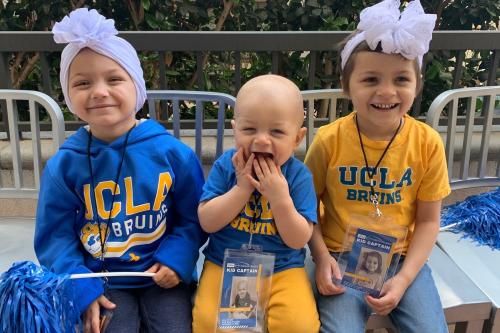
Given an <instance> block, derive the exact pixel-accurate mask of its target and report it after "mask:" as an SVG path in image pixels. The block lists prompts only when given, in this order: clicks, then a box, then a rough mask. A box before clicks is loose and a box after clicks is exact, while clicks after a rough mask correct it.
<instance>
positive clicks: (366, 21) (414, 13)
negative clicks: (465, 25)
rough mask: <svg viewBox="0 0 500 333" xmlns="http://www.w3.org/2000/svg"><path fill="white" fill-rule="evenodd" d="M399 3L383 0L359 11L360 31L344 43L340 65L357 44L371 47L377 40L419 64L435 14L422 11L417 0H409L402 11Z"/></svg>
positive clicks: (387, 48) (374, 46)
mask: <svg viewBox="0 0 500 333" xmlns="http://www.w3.org/2000/svg"><path fill="white" fill-rule="evenodd" d="M399 6H400V2H399V0H384V1H382V2H380V3H378V4H376V5H373V6H371V7H368V8H365V9H363V10H362V11H361V14H360V22H359V24H358V27H357V30H359V31H360V32H359V33H358V34H356V35H355V36H354V37H353V38H351V39H350V40H349V41H348V42H347V43H346V45H345V47H344V49H343V50H342V52H341V54H340V56H341V58H342V63H341V66H342V68H344V66H345V64H346V63H347V60H349V57H350V56H351V54H352V52H353V50H354V49H355V48H356V46H358V45H359V44H360V43H361V42H363V41H366V43H367V44H368V46H369V47H370V49H372V50H375V49H376V48H377V45H378V44H379V43H380V45H381V47H382V52H384V53H389V54H390V53H398V54H401V55H402V56H403V57H405V58H407V59H410V60H413V59H415V58H416V59H417V60H418V64H419V65H420V67H422V58H423V56H424V54H425V53H427V51H428V50H429V42H430V41H431V39H432V30H433V29H434V24H435V22H436V15H435V14H425V12H424V9H423V8H422V5H421V4H420V1H419V0H414V1H412V2H410V3H409V4H408V6H407V7H406V8H405V10H404V11H403V12H402V13H400V12H399Z"/></svg>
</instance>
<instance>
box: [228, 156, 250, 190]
mask: <svg viewBox="0 0 500 333" xmlns="http://www.w3.org/2000/svg"><path fill="white" fill-rule="evenodd" d="M254 158H255V155H254V154H250V157H248V160H247V161H246V162H245V158H244V156H243V149H242V148H240V149H238V151H237V152H236V153H235V154H234V155H233V158H232V159H231V160H232V162H233V166H234V169H235V171H236V185H237V186H239V187H241V188H242V189H245V190H248V191H249V192H252V191H253V190H254V186H253V185H252V183H251V181H252V180H253V177H252V170H253V166H252V165H253V161H254Z"/></svg>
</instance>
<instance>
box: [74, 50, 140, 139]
mask: <svg viewBox="0 0 500 333" xmlns="http://www.w3.org/2000/svg"><path fill="white" fill-rule="evenodd" d="M68 93H69V98H70V100H71V104H72V105H73V111H74V113H75V114H76V115H77V116H78V117H79V118H80V119H82V120H84V121H86V122H87V123H88V124H89V126H90V129H91V130H92V134H93V135H95V136H96V137H98V138H99V139H101V140H105V141H112V140H113V139H114V138H116V137H119V136H121V135H122V134H124V133H125V132H126V131H127V130H128V129H130V128H131V127H132V126H133V124H134V123H135V103H136V90H135V85H134V82H133V80H132V78H131V77H130V75H129V74H128V72H127V71H126V70H125V69H123V67H121V66H120V65H119V64H118V63H117V62H116V61H114V60H113V59H111V58H108V57H106V56H103V55H101V54H99V53H97V52H94V51H92V50H90V49H83V50H82V51H80V53H79V54H78V55H77V56H76V57H75V58H74V59H73V62H72V63H71V65H70V68H69V77H68Z"/></svg>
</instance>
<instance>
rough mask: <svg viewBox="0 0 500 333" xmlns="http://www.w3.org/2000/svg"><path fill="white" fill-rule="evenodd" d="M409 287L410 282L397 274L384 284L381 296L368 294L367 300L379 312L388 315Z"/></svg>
mask: <svg viewBox="0 0 500 333" xmlns="http://www.w3.org/2000/svg"><path fill="white" fill-rule="evenodd" d="M407 288H408V283H407V282H406V281H405V280H404V279H403V278H401V277H400V276H398V275H397V274H396V275H395V276H393V277H392V278H391V279H389V280H387V282H386V283H385V284H384V286H383V287H382V290H381V291H380V295H381V296H380V298H375V297H372V296H370V295H366V296H365V300H366V303H368V305H369V306H370V307H371V308H372V309H373V311H375V312H376V313H377V314H379V315H388V314H389V313H390V312H391V311H392V310H393V309H394V308H395V307H396V306H398V304H399V301H400V300H401V297H403V295H404V293H405V291H406V289H407Z"/></svg>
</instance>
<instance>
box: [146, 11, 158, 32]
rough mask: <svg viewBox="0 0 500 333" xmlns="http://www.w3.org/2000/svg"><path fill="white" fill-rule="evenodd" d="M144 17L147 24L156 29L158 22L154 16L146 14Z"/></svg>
mask: <svg viewBox="0 0 500 333" xmlns="http://www.w3.org/2000/svg"><path fill="white" fill-rule="evenodd" d="M145 19H146V23H147V24H148V26H149V27H151V28H153V29H158V27H159V22H158V21H157V20H156V18H155V17H154V16H151V15H149V14H146V15H145Z"/></svg>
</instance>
